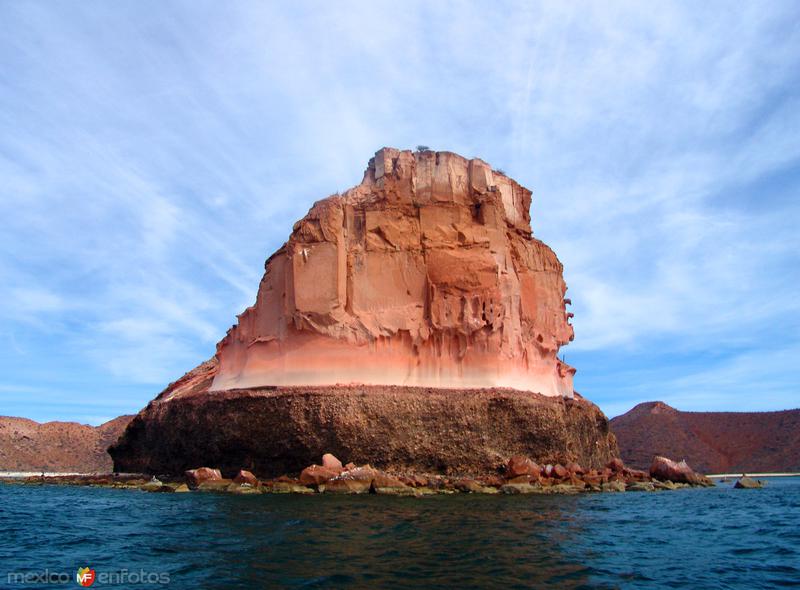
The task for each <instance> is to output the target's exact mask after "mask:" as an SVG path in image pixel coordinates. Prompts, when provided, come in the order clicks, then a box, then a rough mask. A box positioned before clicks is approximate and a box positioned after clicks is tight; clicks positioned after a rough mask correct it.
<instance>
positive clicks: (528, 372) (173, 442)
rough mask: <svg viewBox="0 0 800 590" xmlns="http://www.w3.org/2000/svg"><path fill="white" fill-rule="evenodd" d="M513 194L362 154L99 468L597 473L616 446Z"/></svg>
mask: <svg viewBox="0 0 800 590" xmlns="http://www.w3.org/2000/svg"><path fill="white" fill-rule="evenodd" d="M530 197H531V193H530V191H529V190H528V189H526V188H524V187H522V186H520V185H519V184H517V183H516V182H514V181H513V180H511V179H510V178H508V177H506V176H505V175H504V174H502V173H499V172H497V171H493V170H492V169H491V167H490V166H489V165H488V164H486V163H485V162H483V161H481V160H477V159H473V160H467V159H465V158H462V157H461V156H458V155H456V154H452V153H450V152H431V151H424V152H410V151H399V150H395V149H390V148H384V149H382V150H380V151H378V152H377V154H376V155H375V157H374V158H373V159H371V160H370V162H369V164H368V166H367V170H366V172H365V174H364V178H363V180H362V182H361V184H359V185H358V186H356V187H355V188H353V189H350V190H349V191H347V192H345V193H344V194H342V195H334V196H332V197H329V198H327V199H324V200H322V201H319V202H317V203H315V204H314V206H313V207H312V208H311V210H310V211H309V212H308V214H307V215H306V216H305V217H304V218H303V219H301V220H300V221H299V222H297V223H296V224H295V225H294V228H293V230H292V233H291V236H290V237H289V240H288V241H287V242H286V243H285V244H284V245H283V246H282V247H281V248H280V249H279V250H278V251H277V252H275V253H274V254H273V255H272V256H270V257H269V258H268V260H267V262H266V265H265V267H266V272H265V274H264V277H263V279H262V280H261V284H260V286H259V290H258V295H257V298H256V302H255V304H254V305H253V306H252V307H249V308H248V309H246V310H245V311H244V312H243V313H242V314H241V315H240V316H239V321H238V323H237V325H235V326H234V327H233V328H232V329H231V330H229V332H228V334H227V335H226V336H225V338H224V339H223V340H222V341H221V342H220V343H219V344H218V346H217V353H216V355H215V357H214V358H212V359H211V360H209V361H207V362H205V363H203V364H201V365H200V366H198V367H196V368H195V369H193V370H192V371H190V372H189V373H187V374H186V375H184V376H183V377H182V378H181V379H179V380H178V381H176V382H175V383H172V384H171V385H170V386H169V387H167V388H166V389H165V390H164V391H163V392H162V393H161V394H159V395H158V397H157V398H156V399H154V400H153V401H152V402H150V404H148V406H147V407H146V408H145V409H144V410H142V411H141V412H140V413H139V414H138V415H137V416H136V418H135V419H134V420H133V421H132V422H131V424H130V425H129V427H128V428H127V430H126V432H125V434H124V435H123V437H122V438H121V439H120V440H119V442H118V443H117V444H116V445H114V446H113V447H112V448H111V449H110V450H109V452H110V453H111V455H112V456H113V458H114V465H115V468H116V470H118V471H141V472H154V473H178V472H181V471H183V470H185V469H188V468H191V467H197V466H198V465H212V466H214V467H219V468H221V469H223V470H227V471H230V472H235V471H236V470H238V469H240V468H246V469H249V470H250V471H253V472H255V473H257V474H258V475H261V476H270V475H280V474H281V473H283V472H286V471H292V470H297V471H299V470H300V469H302V468H303V467H305V466H307V465H308V464H309V463H311V462H313V461H315V460H317V459H318V457H319V456H321V455H322V454H323V453H325V452H332V453H334V454H336V455H338V456H340V457H344V458H346V459H347V460H349V461H354V462H363V463H366V462H369V463H373V464H375V465H377V466H379V467H383V468H388V469H411V470H414V469H420V470H425V471H441V472H449V473H469V472H472V473H480V472H486V471H489V470H493V469H495V468H497V467H498V466H500V465H503V464H504V463H505V462H506V461H507V460H508V458H509V457H510V456H512V455H526V456H529V457H531V458H533V459H535V460H537V461H540V462H543V463H548V462H552V463H563V464H567V463H569V462H571V461H577V462H580V463H581V464H583V465H585V466H587V467H591V466H598V467H600V466H603V465H605V464H606V463H607V462H608V461H609V459H611V458H613V457H615V456H616V455H617V447H616V442H615V441H614V436H613V435H612V434H611V433H610V432H609V429H608V421H607V419H606V417H605V416H604V415H603V414H602V412H601V411H600V410H599V409H598V408H597V407H596V406H594V405H593V404H592V403H590V402H588V401H586V400H584V399H583V398H581V397H580V396H577V395H576V394H575V393H574V391H573V388H572V377H573V374H574V372H575V371H574V369H572V368H571V367H569V366H568V365H566V364H564V363H563V362H561V361H560V360H559V359H558V351H559V348H560V347H561V346H562V345H564V344H566V343H567V342H569V341H570V340H572V337H573V331H572V326H571V325H570V324H569V317H570V316H571V314H569V313H567V311H566V307H565V306H566V301H565V299H564V294H565V292H566V285H565V283H564V279H563V277H562V265H561V263H560V262H559V261H558V259H557V258H556V255H555V254H554V253H553V251H552V250H551V249H550V248H548V247H547V246H546V245H545V244H543V243H542V242H540V241H539V240H537V239H535V238H533V237H532V235H531V228H530V214H529V207H530Z"/></svg>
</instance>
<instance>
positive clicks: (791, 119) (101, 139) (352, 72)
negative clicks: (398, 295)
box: [0, 0, 800, 424]
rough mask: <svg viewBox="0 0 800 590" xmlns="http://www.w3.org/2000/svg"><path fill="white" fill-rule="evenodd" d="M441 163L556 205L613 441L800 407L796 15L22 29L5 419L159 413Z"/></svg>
mask: <svg viewBox="0 0 800 590" xmlns="http://www.w3.org/2000/svg"><path fill="white" fill-rule="evenodd" d="M334 6H335V7H334ZM417 144H426V145H429V146H431V147H432V148H434V149H439V150H450V151H455V152H458V153H460V154H462V155H465V156H468V157H481V158H483V159H485V160H486V161H488V162H490V163H492V164H493V165H494V166H495V167H500V168H503V169H504V170H505V171H506V172H507V173H508V174H509V175H511V176H513V177H514V178H516V179H517V180H518V181H520V182H521V183H522V184H524V185H526V186H528V187H530V188H531V189H532V190H533V191H534V201H533V207H532V218H533V227H534V232H535V234H536V235H537V236H538V237H540V238H541V239H543V240H545V241H546V242H547V243H549V244H550V245H551V246H552V247H553V248H554V249H555V251H556V253H557V254H558V255H559V257H560V259H561V260H562V262H563V263H564V265H565V278H566V280H567V283H568V285H569V287H570V290H569V296H571V298H572V300H573V303H574V305H573V308H574V309H573V311H574V312H575V319H574V325H575V332H576V339H575V342H573V343H572V344H571V345H570V346H568V347H567V348H565V349H564V352H565V354H566V358H567V361H568V362H569V363H571V364H573V365H575V366H576V367H577V368H578V374H577V376H576V388H577V389H578V390H579V391H580V392H581V393H583V394H584V395H585V396H587V397H589V398H590V399H592V400H594V401H595V402H597V403H598V404H599V405H600V406H601V407H602V408H603V409H604V410H605V411H606V412H607V413H608V414H609V415H610V416H613V415H616V414H619V413H621V412H624V411H626V410H627V409H629V408H630V407H631V406H633V405H634V404H636V403H638V402H641V401H646V400H654V399H660V400H664V401H666V402H667V403H670V404H672V405H674V406H676V407H678V408H681V409H685V410H770V409H784V408H789V407H798V406H800V394H799V392H798V383H800V292H798V287H799V286H800V231H798V226H800V198H799V197H800V165H799V164H800V5H798V4H797V3H796V2H779V1H775V2H769V3H760V2H749V3H747V2H740V3H730V2H708V3H699V4H698V3H696V2H684V3H680V2H678V3H669V2H660V3H656V4H655V5H654V4H652V3H645V2H630V3H628V2H613V3H610V2H542V3H535V2H522V3H519V4H515V3H511V2H508V3H499V4H498V3H495V2H485V3H477V2H476V3H458V2H453V3H450V2H404V3H401V4H397V3H389V2H378V1H370V2H363V3H327V4H323V3H310V2H309V3H299V2H298V3H278V2H274V3H268V2H253V3H249V2H224V3H223V2H201V1H196V0H195V1H191V2H189V1H187V2H176V1H167V2H163V1H161V0H159V1H152V2H148V1H139V0H137V1H124V0H123V1H118V2H99V1H85V0H82V1H80V2H79V1H65V2H11V1H8V2H2V3H0V206H1V207H2V213H3V220H2V231H0V279H1V280H0V300H1V301H2V305H1V306H0V342H1V343H2V348H1V349H0V352H1V354H0V414H5V415H21V416H27V417H30V418H33V419H36V420H51V419H63V420H78V421H82V422H89V423H93V424H96V423H99V422H102V421H103V420H106V419H108V418H110V417H113V416H117V415H119V414H122V413H133V412H135V411H138V410H139V409H140V408H141V407H142V406H144V405H145V404H146V403H147V401H149V400H150V399H151V398H152V397H153V396H154V395H155V394H156V393H158V391H160V390H161V389H162V388H163V387H164V386H165V385H166V384H167V383H168V382H169V381H171V380H174V379H176V378H178V377H180V376H181V375H182V374H183V373H184V372H185V371H186V370H188V369H191V368H192V367H193V366H195V365H196V364H198V363H199V362H201V361H203V360H205V359H206V358H208V357H210V356H211V355H212V354H213V352H214V349H215V344H216V342H217V340H219V339H220V338H221V337H222V336H223V335H224V333H225V330H226V329H227V328H228V327H229V326H230V325H231V324H232V323H233V322H234V320H235V314H237V313H239V312H240V311H242V310H243V309H244V308H245V307H246V306H247V305H249V304H251V303H252V302H253V300H254V298H255V292H256V288H257V285H258V281H259V279H260V277H261V273H262V272H263V263H264V260H265V259H266V257H267V256H268V255H269V254H270V253H271V252H272V251H274V250H275V249H276V248H277V247H279V246H280V245H281V243H283V241H284V240H285V239H286V237H287V236H288V233H289V231H290V228H291V225H292V223H293V222H294V221H295V220H297V219H299V218H300V217H302V216H303V215H304V214H305V212H306V211H307V210H308V208H309V207H310V205H311V204H312V203H313V202H314V201H315V200H318V199H320V198H323V197H325V196H327V195H329V194H332V193H334V192H336V191H340V190H344V189H346V188H348V187H350V186H352V185H354V184H356V183H358V182H359V180H360V178H361V175H362V172H363V169H364V167H365V166H366V163H367V160H368V159H369V158H370V157H371V155H372V154H373V152H374V151H375V150H377V149H378V148H380V147H382V146H386V145H388V146H395V147H401V148H413V147H414V146H416V145H417Z"/></svg>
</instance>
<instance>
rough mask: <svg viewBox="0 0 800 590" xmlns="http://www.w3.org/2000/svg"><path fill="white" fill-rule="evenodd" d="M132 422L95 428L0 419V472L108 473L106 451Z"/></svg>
mask: <svg viewBox="0 0 800 590" xmlns="http://www.w3.org/2000/svg"><path fill="white" fill-rule="evenodd" d="M132 418H133V416H119V417H118V418H114V419H113V420H109V421H108V422H106V423H105V424H102V425H100V426H97V427H94V426H88V425H86V424H78V423H77V422H46V423H44V424H40V423H39V422H34V421H33V420H28V419H26V418H11V417H7V416H0V471H55V472H62V473H64V472H76V473H92V472H110V471H111V469H112V461H111V457H110V456H109V454H108V452H107V449H108V447H109V446H110V445H111V444H113V443H115V442H116V441H117V439H118V438H119V436H120V435H121V434H122V432H123V431H124V430H125V427H126V426H127V425H128V422H130V421H131V419H132Z"/></svg>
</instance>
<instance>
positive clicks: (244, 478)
mask: <svg viewBox="0 0 800 590" xmlns="http://www.w3.org/2000/svg"><path fill="white" fill-rule="evenodd" d="M233 483H238V484H239V485H242V484H245V483H246V484H248V485H251V486H253V487H254V488H257V487H258V486H259V485H260V482H259V481H258V478H257V477H256V476H255V475H253V474H252V473H250V472H249V471H245V470H244V469H242V470H240V471H239V473H237V474H236V477H234V478H233Z"/></svg>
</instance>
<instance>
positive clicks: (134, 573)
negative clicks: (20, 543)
mask: <svg viewBox="0 0 800 590" xmlns="http://www.w3.org/2000/svg"><path fill="white" fill-rule="evenodd" d="M72 571H73V572H74V571H75V570H72ZM70 579H74V580H75V582H77V584H78V586H81V587H82V588H88V587H89V586H91V585H93V584H94V583H95V582H97V584H98V586H122V587H123V588H129V587H130V586H139V585H164V586H165V585H167V584H169V583H170V575H169V573H168V572H159V571H149V570H146V569H138V570H129V569H127V568H124V569H120V570H115V571H99V572H98V571H95V570H93V569H92V568H90V567H89V566H86V567H82V568H79V569H78V572H77V573H72V574H71V573H68V572H65V571H57V570H56V571H53V570H50V569H46V570H42V571H28V572H8V573H7V574H6V582H7V585H8V586H12V585H16V584H20V585H22V584H35V585H36V586H37V587H41V586H44V585H45V584H53V585H59V586H63V585H64V584H69V581H70ZM3 587H4V588H5V586H3Z"/></svg>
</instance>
